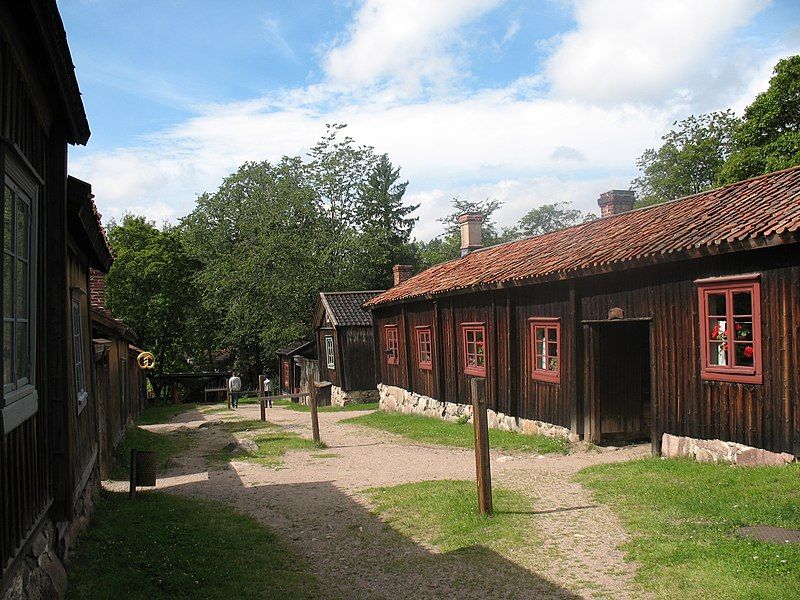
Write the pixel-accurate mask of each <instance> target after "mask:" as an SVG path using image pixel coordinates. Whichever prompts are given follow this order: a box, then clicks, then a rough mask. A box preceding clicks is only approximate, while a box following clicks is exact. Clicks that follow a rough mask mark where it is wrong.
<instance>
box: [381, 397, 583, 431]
mask: <svg viewBox="0 0 800 600" xmlns="http://www.w3.org/2000/svg"><path fill="white" fill-rule="evenodd" d="M378 392H379V395H380V400H379V402H380V404H379V406H380V409H381V410H384V411H386V412H398V413H404V414H414V415H423V416H425V417H433V418H436V419H443V420H445V421H451V422H459V421H461V422H467V423H471V422H472V406H470V405H468V404H456V403H454V402H440V401H439V400H436V399H435V398H429V397H428V396H421V395H420V394H416V393H414V392H409V391H408V390H405V389H403V388H399V387H395V386H392V385H384V384H382V383H379V384H378ZM487 416H488V421H489V428H490V429H499V430H501V431H513V432H515V433H524V434H527V435H545V436H548V437H560V438H564V439H567V440H569V441H570V442H577V441H578V435H577V434H574V433H573V432H572V431H570V430H569V429H567V428H566V427H561V426H559V425H553V424H551V423H545V422H543V421H533V420H530V419H521V418H519V417H512V416H511V415H506V414H503V413H501V412H495V411H493V410H492V409H489V410H488V411H487Z"/></svg>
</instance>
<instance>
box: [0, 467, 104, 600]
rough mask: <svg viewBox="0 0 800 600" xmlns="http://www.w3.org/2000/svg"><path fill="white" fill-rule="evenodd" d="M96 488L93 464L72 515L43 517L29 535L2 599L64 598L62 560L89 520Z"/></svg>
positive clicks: (97, 475) (64, 584) (96, 473)
mask: <svg viewBox="0 0 800 600" xmlns="http://www.w3.org/2000/svg"><path fill="white" fill-rule="evenodd" d="M99 490H100V477H99V473H98V470H97V467H95V469H94V471H93V472H92V475H91V477H90V478H89V481H88V483H87V484H86V487H85V488H84V489H83V493H82V494H81V497H80V498H79V499H78V502H77V503H76V505H75V516H74V518H73V519H72V520H71V521H64V522H60V523H57V524H56V523H54V522H53V521H52V520H51V519H49V518H46V519H45V521H44V524H43V525H42V528H41V530H40V531H39V532H38V533H37V534H36V535H34V536H33V538H32V540H31V542H30V545H29V547H28V549H27V553H26V555H25V556H24V557H23V558H21V559H20V560H19V562H18V564H17V565H15V567H14V572H13V575H12V580H11V582H10V584H9V586H8V588H7V589H6V590H5V592H4V593H3V595H2V600H28V599H32V598H38V599H44V598H47V599H57V600H60V599H62V598H66V596H67V572H66V571H65V570H64V561H66V558H67V556H68V555H69V552H70V550H71V548H72V547H73V546H74V545H75V543H76V541H77V539H78V536H79V535H80V533H81V531H83V529H85V528H86V525H87V524H88V522H89V516H90V515H91V512H92V509H93V508H94V503H95V499H96V498H97V494H98V493H99Z"/></svg>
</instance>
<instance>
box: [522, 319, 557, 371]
mask: <svg viewBox="0 0 800 600" xmlns="http://www.w3.org/2000/svg"><path fill="white" fill-rule="evenodd" d="M529 321H530V324H531V377H533V379H537V380H539V381H550V382H554V383H558V382H559V380H560V372H561V323H560V322H559V321H558V319H529Z"/></svg>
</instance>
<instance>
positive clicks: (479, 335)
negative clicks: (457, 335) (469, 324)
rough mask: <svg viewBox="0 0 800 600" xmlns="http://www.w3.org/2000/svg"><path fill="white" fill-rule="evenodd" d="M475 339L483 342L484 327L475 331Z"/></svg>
mask: <svg viewBox="0 0 800 600" xmlns="http://www.w3.org/2000/svg"><path fill="white" fill-rule="evenodd" d="M475 340H476V341H478V342H482V341H483V330H482V329H479V330H477V331H476V332H475Z"/></svg>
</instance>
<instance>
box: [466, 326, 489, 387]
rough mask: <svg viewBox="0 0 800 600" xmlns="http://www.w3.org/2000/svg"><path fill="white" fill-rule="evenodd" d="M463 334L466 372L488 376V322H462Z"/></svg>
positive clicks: (478, 375)
mask: <svg viewBox="0 0 800 600" xmlns="http://www.w3.org/2000/svg"><path fill="white" fill-rule="evenodd" d="M479 335H480V339H478V336H479ZM461 336H462V337H461V341H462V345H463V348H464V373H465V374H466V375H475V376H477V377H486V359H487V355H486V324H485V323H462V325H461ZM470 338H472V339H470ZM471 349H472V351H471ZM473 357H474V359H473ZM479 363H480V364H479Z"/></svg>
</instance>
